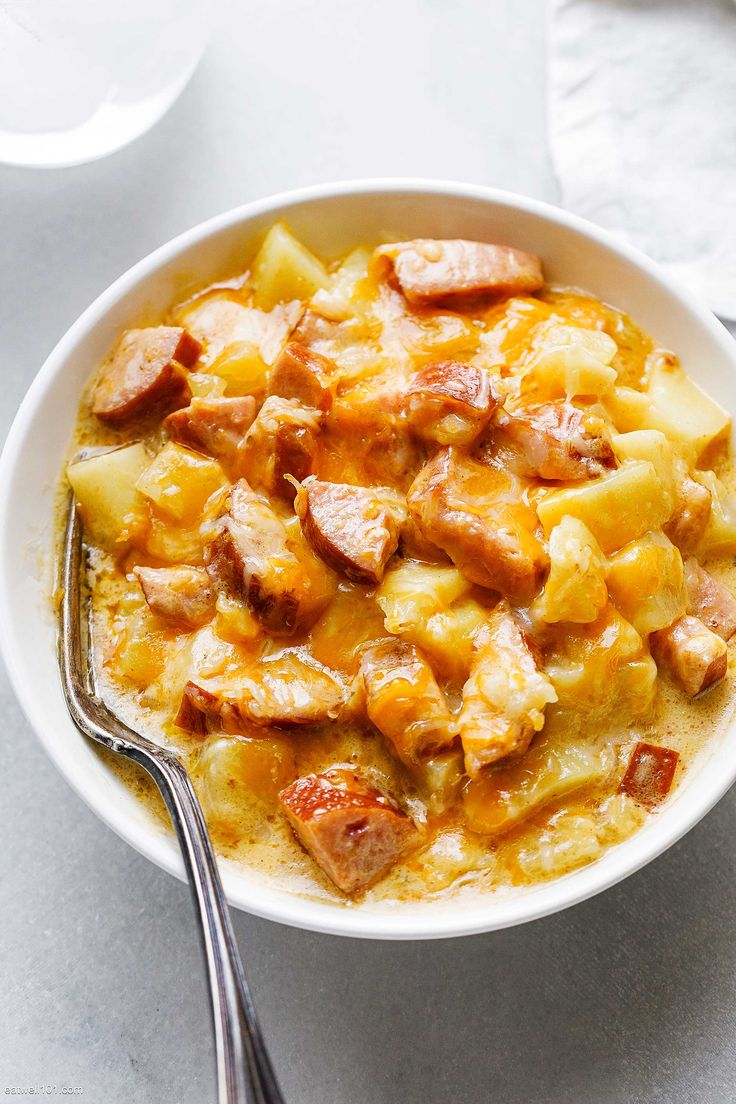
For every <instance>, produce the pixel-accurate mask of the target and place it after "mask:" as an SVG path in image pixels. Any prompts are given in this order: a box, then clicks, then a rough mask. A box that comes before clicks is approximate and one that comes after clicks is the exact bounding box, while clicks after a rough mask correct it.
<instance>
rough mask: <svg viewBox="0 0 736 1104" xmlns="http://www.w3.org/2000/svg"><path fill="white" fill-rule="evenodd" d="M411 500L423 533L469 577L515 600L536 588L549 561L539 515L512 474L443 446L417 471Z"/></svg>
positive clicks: (527, 596)
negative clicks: (542, 541)
mask: <svg viewBox="0 0 736 1104" xmlns="http://www.w3.org/2000/svg"><path fill="white" fill-rule="evenodd" d="M407 502H408V505H409V511H410V513H411V516H412V518H413V520H414V522H415V523H416V525H417V527H418V528H419V530H420V532H421V533H422V535H423V536H424V537H425V538H426V539H427V540H428V541H431V542H432V544H436V545H438V546H439V547H440V548H441V549H442V550H443V551H444V552H446V553H447V555H448V556H449V557H450V559H451V560H452V562H453V563H454V564H455V566H456V567H457V568H459V569H460V571H462V573H463V574H464V575H465V576H466V578H468V579H470V581H471V582H473V583H478V584H479V585H480V586H484V587H489V588H490V589H491V590H496V591H498V592H499V593H500V594H503V595H504V596H505V597H507V598H509V599H511V600H512V601H514V602H516V601H518V602H526V601H529V600H531V598H533V597H534V595H535V594H536V593H537V592H538V590H539V588H540V587H541V585H542V581H543V579H544V575H545V572H546V570H547V567H548V560H547V556H546V554H545V552H544V549H543V547H542V545H541V543H540V541H539V540H538V538H537V536H536V531H537V525H538V520H537V516H536V514H535V513H534V511H533V510H532V509H531V507H529V506H528V505H526V503H524V502H523V500H522V498H521V492H520V489H519V488H518V487H517V486H516V485H515V483H514V479H513V477H512V476H510V475H508V474H507V473H506V472H503V471H500V470H498V469H497V468H490V467H486V466H485V465H483V464H479V463H476V462H475V461H474V460H472V459H470V458H469V457H466V456H463V455H461V454H460V453H458V452H456V451H455V449H453V448H446V449H441V450H440V451H439V452H438V453H436V455H435V456H434V457H433V458H432V459H431V460H430V461H429V463H428V464H426V465H425V466H424V467H423V468H422V470H421V471H420V472H419V474H418V475H417V477H416V479H415V480H414V482H413V483H412V485H411V488H410V490H409V495H408V499H407Z"/></svg>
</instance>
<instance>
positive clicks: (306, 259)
mask: <svg viewBox="0 0 736 1104" xmlns="http://www.w3.org/2000/svg"><path fill="white" fill-rule="evenodd" d="M328 286H329V278H328V276H327V271H326V269H325V266H324V265H323V264H322V262H321V261H320V260H318V259H317V257H315V255H314V253H310V251H309V250H308V249H307V248H306V246H304V245H302V243H301V242H300V241H297V239H296V238H295V237H294V235H293V234H292V233H291V231H290V230H289V228H288V227H287V226H286V225H285V224H284V223H283V222H277V223H276V224H275V225H274V226H272V227H271V229H270V230H269V231H268V233H267V234H266V237H265V239H264V242H263V245H262V246H261V248H260V249H259V250H258V253H257V254H256V257H255V260H254V261H253V287H254V290H255V297H256V302H257V304H258V306H260V307H273V306H275V304H276V303H285V302H286V301H287V300H290V299H308V298H309V297H310V295H312V294H313V293H314V292H315V291H317V289H318V288H326V287H328Z"/></svg>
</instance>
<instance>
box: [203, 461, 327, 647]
mask: <svg viewBox="0 0 736 1104" xmlns="http://www.w3.org/2000/svg"><path fill="white" fill-rule="evenodd" d="M226 506H227V508H226V512H225V513H224V514H223V515H222V517H221V518H220V519H219V520H218V521H217V522H216V523H215V526H214V527H213V529H212V531H211V533H210V540H209V544H208V546H207V549H206V552H205V560H206V565H207V570H208V571H209V573H210V577H211V578H212V579H213V581H214V583H215V585H216V587H217V588H218V589H219V590H222V591H224V592H225V593H228V594H231V595H232V596H233V597H235V598H239V599H240V600H241V601H244V602H245V603H246V605H247V606H248V608H249V609H250V610H251V612H252V613H253V615H254V616H255V617H256V618H257V620H258V621H259V623H260V624H261V625H262V626H263V628H264V629H266V631H267V632H270V633H272V634H273V635H276V636H290V635H291V634H292V633H293V632H294V631H295V630H296V627H297V625H298V624H303V623H304V622H305V621H309V620H313V619H314V618H315V617H316V616H317V614H318V613H319V612H320V610H321V609H322V607H323V605H324V595H323V594H321V593H319V591H318V590H317V588H316V587H315V584H314V581H313V579H312V578H311V577H310V573H309V572H308V570H307V568H306V567H305V565H304V563H303V562H302V560H301V559H300V558H299V557H298V556H297V555H296V554H295V552H294V551H293V550H292V549H291V547H290V546H289V541H288V539H287V531H286V528H285V526H284V524H283V522H282V521H281V520H280V519H279V518H278V517H277V516H276V514H275V513H274V512H273V510H272V509H271V507H270V505H269V504H268V502H267V500H266V499H265V498H263V497H262V496H261V495H258V494H256V492H255V491H254V490H252V488H251V487H249V486H248V483H247V482H246V481H245V480H244V479H241V480H240V481H239V482H238V483H236V484H235V486H234V487H233V489H232V491H231V492H230V494H229V496H228V500H227V503H226Z"/></svg>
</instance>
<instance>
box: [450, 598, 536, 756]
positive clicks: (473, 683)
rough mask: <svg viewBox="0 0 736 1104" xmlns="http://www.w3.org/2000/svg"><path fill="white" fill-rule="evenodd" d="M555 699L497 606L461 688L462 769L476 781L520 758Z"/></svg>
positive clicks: (522, 641) (515, 629) (517, 632)
mask: <svg viewBox="0 0 736 1104" xmlns="http://www.w3.org/2000/svg"><path fill="white" fill-rule="evenodd" d="M554 701H557V694H556V693H555V690H554V688H553V686H552V683H551V682H550V681H549V679H548V678H547V676H546V675H545V674H544V673H543V672H541V671H539V670H538V669H537V664H536V662H535V659H534V656H533V654H532V652H531V649H530V648H529V646H528V644H527V643H526V641H525V639H524V637H523V635H522V633H521V630H520V629H519V627H518V625H517V624H516V622H515V621H514V619H513V617H512V616H511V613H510V611H509V609H508V607H507V606H506V605H505V603H501V605H499V606H498V607H497V608H496V610H495V611H494V613H493V614H492V615H491V618H490V620H489V622H488V626H487V628H486V629H484V630H483V632H482V634H481V635H480V637H479V640H478V650H477V653H476V656H475V659H474V662H473V665H472V667H471V671H470V677H469V679H468V680H467V682H466V683H465V686H464V687H463V705H462V710H461V712H460V717H459V723H458V728H459V732H460V739H461V740H462V745H463V751H464V753H465V769H466V771H467V773H468V774H469V775H470V777H471V778H477V777H478V775H479V774H480V773H481V771H482V770H483V768H484V767H487V766H488V765H489V764H491V763H495V762H497V761H498V760H499V759H505V758H506V756H508V755H519V754H523V753H524V752H525V751H526V749H527V748H528V747H529V743H530V741H531V739H532V737H533V736H534V734H535V733H536V732H539V731H540V729H541V728H542V726H543V725H544V710H545V706H546V705H547V704H548V703H549V702H554Z"/></svg>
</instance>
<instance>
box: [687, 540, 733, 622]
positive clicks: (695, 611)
mask: <svg viewBox="0 0 736 1104" xmlns="http://www.w3.org/2000/svg"><path fill="white" fill-rule="evenodd" d="M685 585H686V587H687V605H688V608H687V612H688V613H691V614H692V615H693V617H698V618H700V620H701V621H702V622H703V624H704V625H707V627H708V628H709V629H710V630H711V631H712V632H714V633H717V634H718V635H719V636H720V637H721V639H722V640H730V639H731V637H732V636H733V634H734V633H736V597H734V595H733V594H732V593H731V591H730V590H729V589H728V587H725V586H724V585H723V583H719V582H718V580H717V579H714V578H713V576H712V575H711V574H710V572H708V571H706V570H705V569H704V568H702V567H701V566H700V564H699V563H698V561H697V560H696V559H695V558H694V557H693V556H691V557H690V559H689V560H686V561H685Z"/></svg>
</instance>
